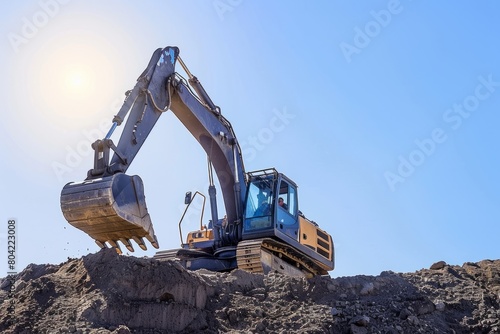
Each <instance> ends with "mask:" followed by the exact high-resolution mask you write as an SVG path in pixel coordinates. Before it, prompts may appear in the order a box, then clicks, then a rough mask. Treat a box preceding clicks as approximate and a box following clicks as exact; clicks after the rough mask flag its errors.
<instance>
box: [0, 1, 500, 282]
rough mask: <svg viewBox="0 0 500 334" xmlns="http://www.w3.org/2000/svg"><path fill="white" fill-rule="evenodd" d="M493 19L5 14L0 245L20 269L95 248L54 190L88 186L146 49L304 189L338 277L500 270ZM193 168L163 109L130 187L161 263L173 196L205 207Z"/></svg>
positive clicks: (226, 12)
mask: <svg viewBox="0 0 500 334" xmlns="http://www.w3.org/2000/svg"><path fill="white" fill-rule="evenodd" d="M499 9H500V4H498V3H497V2H494V1H482V2H474V3H473V2H466V1H460V2H454V3H453V5H449V4H444V3H435V2H430V1H423V0H421V1H417V0H413V1H410V0H400V1H395V0H391V1H370V2H366V3H359V2H356V3H354V2H348V1H317V2H314V5H313V4H312V3H311V2H306V1H287V2H284V1H280V2H273V3H268V2H266V1H248V0H214V1H212V0H209V1H196V2H195V1H191V2H187V1H186V2H179V1H143V2H138V1H137V2H133V1H107V2H100V1H83V0H72V1H71V0H70V1H68V0H64V1H63V0H40V1H24V2H22V3H21V2H10V3H5V4H2V11H1V13H0V16H1V19H0V36H3V38H1V39H0V43H2V52H1V53H0V66H1V68H2V72H1V73H2V74H3V75H2V79H1V87H2V89H1V90H0V94H1V99H2V102H3V111H2V118H3V119H2V122H0V140H1V142H2V144H3V145H2V148H1V153H2V157H3V163H2V164H1V166H0V172H1V174H0V175H2V178H3V182H2V192H1V195H0V196H1V197H0V198H1V203H2V205H1V207H0V208H1V211H0V213H1V214H0V217H1V219H2V220H4V222H5V223H4V224H2V226H4V228H3V231H0V242H1V243H2V245H3V246H1V248H2V249H5V248H6V247H5V242H6V232H7V228H6V226H7V220H8V219H9V218H15V219H16V220H17V222H18V230H17V232H18V234H17V236H18V249H17V257H18V262H19V266H18V269H19V270H21V269H22V268H24V267H25V266H26V265H28V264H29V263H60V262H62V261H65V260H66V259H67V258H68V257H80V256H82V255H85V254H87V253H89V252H95V251H97V250H98V248H97V246H96V245H95V244H94V242H93V241H92V240H91V239H90V238H89V237H87V236H86V235H85V234H83V232H80V231H78V230H76V229H74V228H73V227H71V226H70V225H69V224H67V223H66V221H65V220H64V218H63V216H62V214H61V211H60V207H59V195H60V191H61V189H62V187H63V186H64V184H66V183H67V182H70V181H78V180H82V179H84V178H85V176H86V172H87V170H88V169H90V168H91V167H92V163H93V158H92V155H91V152H90V149H89V145H90V142H91V141H93V140H95V139H96V137H100V136H103V135H104V132H105V131H106V130H107V129H108V127H109V126H110V125H111V120H112V118H113V115H114V114H115V113H116V112H117V110H118V108H119V107H120V105H121V102H122V101H123V97H124V92H125V91H127V90H128V89H131V88H132V87H133V86H134V84H135V80H136V78H137V77H138V75H139V74H140V73H141V72H142V70H143V69H144V68H145V66H146V65H147V63H148V61H149V59H150V56H151V54H152V53H153V51H154V50H155V49H156V48H159V47H165V46H167V45H175V46H178V47H179V48H180V50H181V56H182V58H183V60H184V61H185V62H186V64H187V65H188V66H189V68H190V70H191V71H192V72H193V73H194V74H195V75H196V76H197V77H198V78H199V79H200V80H201V81H202V83H203V85H204V86H205V88H206V90H207V91H208V93H209V95H210V96H211V97H212V99H213V100H214V102H215V103H216V104H217V105H219V106H220V107H221V109H222V112H223V114H224V115H225V116H226V118H228V119H229V120H230V121H231V122H232V124H233V127H234V129H235V131H236V135H237V136H238V139H239V141H240V143H241V144H242V146H243V149H244V155H245V156H244V159H245V164H246V168H247V170H248V171H251V170H256V169H262V168H267V167H276V168H277V169H278V170H279V171H281V172H283V173H285V174H286V175H287V176H289V177H290V178H292V179H293V180H295V182H296V183H297V184H298V185H299V206H300V208H301V210H302V211H303V212H304V213H305V214H306V216H308V217H310V218H312V219H313V220H315V221H316V222H318V223H319V224H320V226H321V227H322V228H323V229H325V230H327V231H328V232H329V233H330V234H331V235H332V236H333V238H334V241H335V244H336V269H335V271H333V272H331V275H332V276H345V275H355V274H378V273H380V272H381V271H383V270H393V271H398V272H404V271H414V270H418V269H420V268H423V267H428V266H430V265H431V264H432V263H433V262H436V261H439V260H444V261H446V262H448V263H453V264H462V263H463V262H466V261H479V260H482V259H487V258H490V259H493V258H495V259H496V258H499V256H500V249H499V246H498V238H499V236H500V227H499V220H500V210H499V205H498V203H499V202H500V195H499V191H498V185H499V184H500V182H499V181H500V180H499V175H498V170H500V159H499V158H498V156H499V153H498V152H497V151H498V150H497V149H496V148H497V146H498V143H499V142H500V131H498V123H499V120H500V116H499V113H498V110H499V109H500V63H499V62H498V59H499V56H500V48H499V46H498V42H497V40H496V38H495V37H496V35H495V32H498V31H500V22H499V21H498V20H497V15H496V13H498V10H499ZM277 122H281V123H277ZM276 124H279V125H280V126H279V127H276V126H275V125H276ZM205 163H206V158H205V154H204V153H203V151H202V149H201V148H200V147H198V144H197V143H196V141H195V140H194V139H193V138H191V137H190V135H189V134H188V133H187V131H186V130H185V129H184V128H183V127H182V126H181V125H180V123H179V122H178V121H177V120H176V119H175V118H174V117H173V116H172V115H170V114H165V115H164V116H162V118H160V121H159V122H158V125H157V126H156V127H155V129H154V130H153V132H152V134H151V135H150V137H149V138H148V141H147V142H146V143H145V145H144V147H143V149H142V150H141V152H140V153H139V154H138V156H137V158H136V159H135V161H134V163H133V165H132V167H131V168H130V169H129V172H130V174H138V175H140V176H141V177H142V179H143V181H144V184H145V189H146V200H147V203H148V207H149V211H150V214H151V216H152V219H153V223H154V225H155V230H156V234H157V235H158V238H159V242H160V246H161V248H162V249H169V248H176V247H178V245H179V243H180V241H179V236H178V230H177V224H178V220H179V218H180V216H181V214H182V208H183V204H182V203H183V198H184V192H185V191H187V190H192V191H194V190H200V191H202V192H204V193H207V190H206V188H207V186H208V181H207V176H206V164H205ZM190 216H191V218H192V219H191V222H190V223H192V228H194V227H195V226H196V219H195V217H196V212H193V213H192V214H191V215H190ZM186 229H189V227H186ZM4 254H6V251H5V250H4ZM153 254H154V250H149V251H147V252H136V254H135V255H137V256H143V255H148V256H150V255H153ZM0 257H2V258H4V260H0V272H1V273H6V272H7V264H6V262H7V260H6V255H4V256H2V255H0ZM0 276H2V274H0Z"/></svg>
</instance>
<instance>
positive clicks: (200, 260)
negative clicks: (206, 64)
mask: <svg viewBox="0 0 500 334" xmlns="http://www.w3.org/2000/svg"><path fill="white" fill-rule="evenodd" d="M176 64H180V65H181V67H182V68H183V70H184V72H185V74H187V77H188V79H187V80H186V78H184V77H183V76H182V75H181V74H179V73H177V72H176V71H175V66H176ZM166 112H172V113H173V114H174V115H175V116H176V117H177V118H178V119H179V120H180V122H181V123H182V124H183V125H184V126H185V127H186V129H187V130H188V131H189V132H190V133H191V134H192V136H193V137H194V138H195V139H196V140H197V141H198V143H199V144H200V145H201V146H202V148H203V149H204V151H205V152H206V154H207V165H208V178H209V187H208V197H209V206H210V216H211V219H210V220H209V221H208V224H205V225H203V221H202V219H200V228H199V230H196V231H192V232H189V233H188V234H187V237H186V239H185V241H183V238H182V232H181V225H182V221H183V218H184V215H185V214H186V211H184V214H183V215H182V218H181V220H180V222H179V232H180V235H181V247H180V248H178V249H172V250H163V251H157V252H156V254H155V255H154V258H156V259H158V260H160V261H164V260H175V261H178V262H179V263H181V265H182V266H183V267H185V268H186V269H188V270H198V269H207V270H210V271H230V270H233V269H235V268H239V269H242V270H245V271H249V272H252V273H263V274H266V273H269V272H271V271H277V272H281V273H284V274H286V275H290V276H300V277H313V276H317V275H327V274H328V271H331V270H333V269H334V245H333V240H332V237H331V236H330V235H329V234H328V233H327V232H326V231H324V230H322V229H320V228H319V226H318V224H316V223H315V222H314V221H312V220H310V219H308V218H306V216H305V215H304V214H303V213H302V212H301V211H300V210H299V206H298V192H297V185H296V184H295V182H293V181H292V180H291V179H290V178H288V177H287V176H285V175H284V174H282V173H279V172H278V171H277V170H276V169H274V168H267V169H262V170H257V171H253V172H246V171H245V167H244V164H243V156H242V150H241V148H240V145H239V143H238V140H237V138H236V135H235V133H234V130H233V127H232V125H231V123H230V122H229V121H228V120H227V119H226V118H225V117H224V116H223V115H222V113H221V109H220V108H219V107H218V106H216V105H215V104H214V103H213V101H212V100H211V98H210V97H209V96H208V94H207V92H206V91H205V89H204V87H203V86H202V85H201V82H200V81H199V80H198V78H197V77H196V76H194V75H193V74H192V73H191V72H190V71H189V69H188V68H187V66H186V64H185V63H184V62H183V61H182V59H181V58H180V56H179V49H178V48H177V47H170V46H169V47H166V48H163V49H161V48H160V49H157V50H156V51H155V52H154V53H153V56H152V57H151V60H150V61H149V64H148V66H147V68H146V69H145V70H144V72H143V73H142V74H141V75H140V76H139V78H138V79H137V82H136V84H135V86H134V88H133V89H132V90H130V91H128V92H127V93H126V98H125V100H124V103H123V105H122V107H121V108H120V110H119V111H118V113H117V114H116V115H115V116H114V118H113V120H112V124H111V127H110V130H109V132H108V133H107V134H106V136H105V137H104V138H103V139H98V140H96V141H95V142H94V143H93V144H92V149H93V150H94V167H93V168H92V169H90V170H89V171H88V173H87V177H86V179H85V180H84V181H81V182H70V183H68V184H66V185H65V186H64V187H63V189H62V191H61V199H60V204H61V210H62V213H63V215H64V217H65V219H66V220H67V221H68V223H69V224H71V225H72V226H74V227H76V228H78V229H80V230H82V231H83V232H85V233H86V234H88V235H89V236H90V237H91V238H92V239H94V240H95V242H96V243H97V245H98V246H99V247H101V248H107V247H113V248H115V249H116V251H117V252H118V253H120V254H121V253H122V250H121V245H123V246H125V247H126V248H127V250H129V251H130V252H133V251H134V245H133V243H132V241H133V242H134V243H136V244H137V245H138V246H139V247H140V248H141V249H143V250H147V246H146V242H145V240H144V239H146V240H147V241H148V242H149V243H151V245H152V246H153V247H154V248H156V249H158V248H159V243H158V238H157V236H156V235H155V232H154V228H153V224H152V222H151V218H150V215H149V213H148V209H147V206H146V202H145V195H144V185H143V182H142V180H141V178H140V177H139V176H137V175H133V176H130V175H127V174H125V173H126V171H127V169H128V168H129V166H130V165H131V163H132V161H133V160H134V158H135V156H136V155H137V153H138V152H139V150H140V148H141V147H142V145H143V143H144V142H145V141H146V138H147V136H148V135H149V133H150V132H151V130H152V129H153V127H154V126H155V124H156V122H157V120H158V119H159V117H160V116H161V115H162V114H163V113H166ZM123 122H125V125H124V127H123V130H122V133H121V135H120V139H119V142H118V144H117V145H115V144H114V143H113V140H112V139H111V135H112V134H113V132H114V131H115V129H116V128H117V127H118V126H120V125H121V124H122V123H123ZM111 151H112V153H113V155H112V157H111V159H110V154H111ZM214 171H215V175H216V177H217V179H218V183H219V187H220V190H221V192H222V198H223V202H224V208H225V215H224V216H222V218H221V215H219V213H218V206H217V199H218V197H217V190H216V186H215V182H214ZM197 196H200V198H202V199H203V207H204V204H205V195H203V194H202V193H200V192H198V191H196V192H195V193H194V195H193V194H192V192H188V193H186V195H185V200H184V203H185V204H186V208H185V210H188V208H189V207H190V205H191V204H192V203H193V202H194V199H195V197H197ZM198 201H200V199H199V200H198ZM201 217H203V212H202V214H201ZM120 244H121V245H120Z"/></svg>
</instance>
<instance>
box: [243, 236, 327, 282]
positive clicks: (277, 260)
mask: <svg viewBox="0 0 500 334" xmlns="http://www.w3.org/2000/svg"><path fill="white" fill-rule="evenodd" d="M236 259H237V263H238V268H240V269H242V270H245V271H248V272H252V273H259V274H264V273H266V274H267V273H269V272H270V271H278V272H281V273H284V274H287V275H290V276H301V277H313V276H316V275H325V274H327V272H325V270H324V269H322V268H321V267H320V266H318V265H317V264H315V263H314V262H313V261H311V260H307V259H306V257H305V256H304V255H302V254H301V253H299V252H298V251H297V250H295V249H293V248H292V247H290V246H289V245H287V244H285V243H282V242H279V241H276V240H274V239H269V238H265V239H257V240H247V241H241V242H240V243H239V244H238V248H237V250H236Z"/></svg>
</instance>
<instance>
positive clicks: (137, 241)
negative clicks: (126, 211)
mask: <svg viewBox="0 0 500 334" xmlns="http://www.w3.org/2000/svg"><path fill="white" fill-rule="evenodd" d="M132 239H134V241H135V242H136V243H137V244H138V245H139V247H141V249H142V250H148V247H146V244H145V243H144V239H143V238H139V237H136V236H133V237H132Z"/></svg>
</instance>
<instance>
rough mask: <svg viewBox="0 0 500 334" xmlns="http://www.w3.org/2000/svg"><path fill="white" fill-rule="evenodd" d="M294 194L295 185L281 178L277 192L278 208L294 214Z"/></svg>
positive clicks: (295, 202) (295, 201)
mask: <svg viewBox="0 0 500 334" xmlns="http://www.w3.org/2000/svg"><path fill="white" fill-rule="evenodd" d="M295 194H296V190H295V187H293V186H292V185H290V184H289V183H288V182H286V181H283V180H282V181H281V183H280V188H279V193H278V210H284V211H286V212H288V213H289V214H291V215H293V216H294V215H295V212H296V211H297V210H296V208H297V198H296V196H295Z"/></svg>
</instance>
